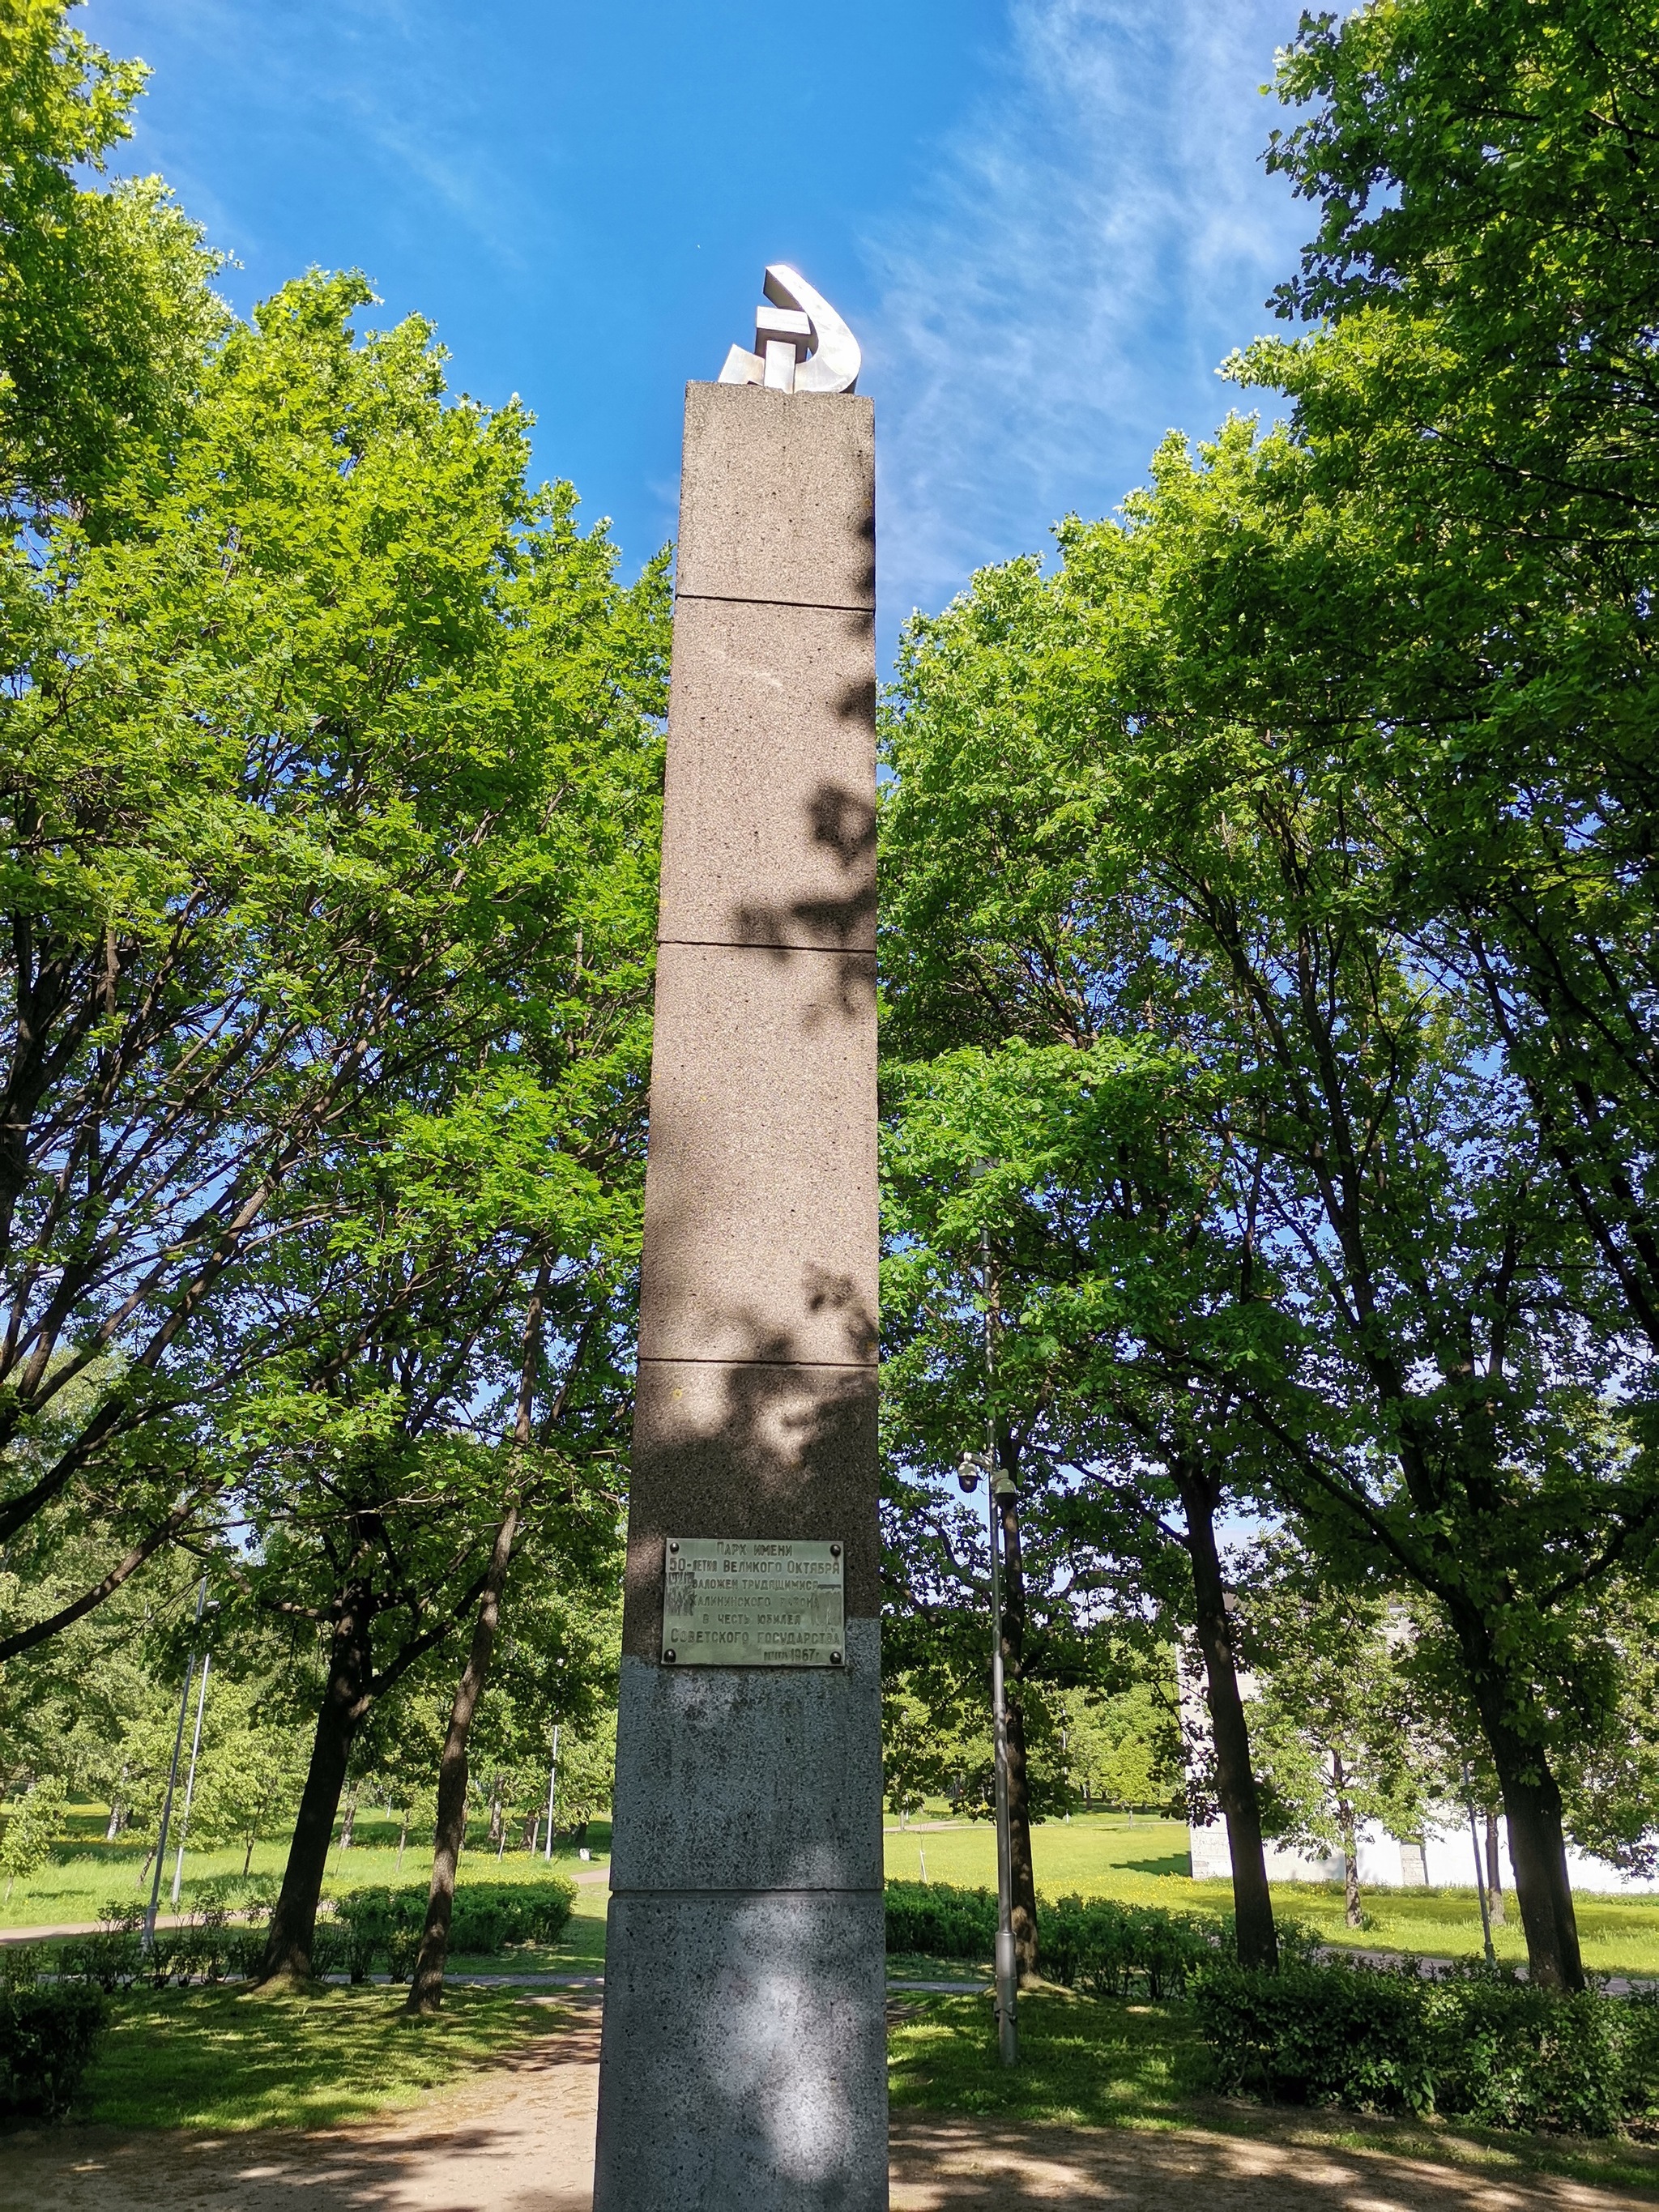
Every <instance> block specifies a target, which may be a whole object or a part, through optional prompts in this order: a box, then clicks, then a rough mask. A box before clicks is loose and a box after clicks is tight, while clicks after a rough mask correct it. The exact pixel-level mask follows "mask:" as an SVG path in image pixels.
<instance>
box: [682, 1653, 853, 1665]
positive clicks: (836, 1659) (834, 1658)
mask: <svg viewBox="0 0 1659 2212" xmlns="http://www.w3.org/2000/svg"><path fill="white" fill-rule="evenodd" d="M669 1656H670V1657H672V1656H673V1655H672V1653H670V1655H669ZM829 1664H830V1665H831V1666H832V1667H839V1666H840V1664H841V1654H840V1652H839V1651H832V1652H831V1653H830V1654H829Z"/></svg>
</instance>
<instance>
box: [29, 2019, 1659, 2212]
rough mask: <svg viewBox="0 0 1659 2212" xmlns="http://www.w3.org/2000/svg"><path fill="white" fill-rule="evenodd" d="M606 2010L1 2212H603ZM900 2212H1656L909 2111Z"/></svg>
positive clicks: (1609, 2195)
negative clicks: (446, 2086)
mask: <svg viewBox="0 0 1659 2212" xmlns="http://www.w3.org/2000/svg"><path fill="white" fill-rule="evenodd" d="M598 2061H599V2007H598V2005H597V2003H588V2004H581V2005H575V2006H572V2007H571V2008H570V2013H569V2015H568V2026H566V2027H563V2028H562V2031H561V2032H560V2033H557V2034H556V2035H555V2036H552V2037H550V2038H549V2039H547V2040H546V2041H545V2042H544V2043H542V2044H539V2045H537V2046H535V2047H534V2048H533V2049H532V2050H531V2051H527V2052H521V2053H520V2054H519V2055H518V2056H516V2057H513V2058H510V2059H508V2060H507V2061H505V2062H504V2063H501V2064H500V2065H499V2066H497V2067H496V2068H495V2069H492V2071H491V2072H490V2073H489V2074H488V2075H485V2076H483V2078H482V2079H479V2078H478V2077H476V2076H475V2077H474V2078H473V2079H472V2080H471V2081H469V2082H467V2083H466V2084H465V2086H464V2087H456V2088H455V2089H453V2090H451V2091H449V2092H447V2093H446V2094H445V2095H443V2096H441V2097H439V2098H435V2099H434V2100H433V2102H432V2103H431V2104H430V2105H429V2106H427V2107H426V2108H425V2109H424V2110H422V2111H421V2112H412V2113H405V2114H400V2115H399V2116H398V2118H396V2119H395V2120H392V2121H390V2122H385V2121H383V2122H379V2123H376V2124H371V2125H367V2126H362V2127H356V2128H342V2129H337V2130H331V2131H329V2132H327V2133H325V2134H316V2135H298V2134H295V2135H288V2134H282V2133H278V2132H276V2131H267V2132H261V2133H258V2134H249V2135H235V2136H213V2135H203V2134H190V2133H184V2132H170V2133H155V2134H148V2133H147V2134H131V2133H125V2134H124V2133H118V2132H117V2131H116V2130H112V2129H105V2128H91V2127H70V2128H65V2129H64V2130H61V2131H58V2132H53V2133H49V2132H46V2131H40V2132H39V2133H33V2134H27V2135H22V2136H12V2137H10V2138H9V2141H8V2142H7V2143H6V2145H5V2148H4V2155H3V2158H0V2208H3V2212H591V2208H592V2189H591V2182H590V2177H591V2174H592V2159H593V2113H594V2104H595V2096H596V2090H597V2081H598ZM892 2176H893V2212H991V2208H992V2207H996V2208H998V2212H1024V2208H1033V2212H1035V2209H1036V2208H1042V2212H1093V2208H1095V2207H1097V2206H1101V2205H1107V2206H1111V2207H1113V2208H1115V2212H1192V2207H1193V2205H1194V2203H1202V2204H1203V2205H1204V2208H1205V2212H1655V2208H1656V2206H1659V2193H1656V2194H1654V2195H1651V2196H1650V2195H1648V2194H1646V2193H1644V2194H1643V2195H1641V2196H1635V2195H1631V2194H1626V2193H1624V2192H1621V2191H1613V2190H1605V2189H1595V2188H1590V2187H1589V2186H1587V2185H1584V2184H1583V2183H1578V2182H1572V2181H1560V2180H1553V2179H1542V2178H1534V2179H1529V2180H1526V2181H1515V2180H1508V2179H1487V2178H1483V2177H1481V2176H1480V2175H1477V2174H1474V2173H1470V2172H1467V2171H1463V2170H1460V2169H1457V2168H1454V2167H1450V2166H1437V2165H1431V2164H1428V2163H1426V2162H1425V2161H1423V2160H1414V2159H1401V2158H1395V2157H1390V2156H1389V2155H1388V2154H1385V2153H1383V2152H1380V2151H1376V2152H1374V2151H1368V2150H1367V2151H1347V2150H1345V2151H1341V2152H1331V2151H1328V2150H1320V2149H1305V2148H1297V2147H1295V2146H1293V2145H1291V2144H1287V2143H1283V2142H1270V2141H1261V2140H1258V2139H1247V2138H1244V2137H1240V2136H1219V2135H1208V2134H1204V2133H1202V2132H1200V2131H1199V2130H1195V2129H1184V2130H1174V2131H1171V2132H1169V2133H1164V2134H1155V2135H1154V2134H1143V2133H1139V2132H1136V2131H1133V2130H1128V2129H1124V2130H1120V2131H1089V2132H1084V2131H1081V2130H1069V2129H1062V2128H1036V2127H1025V2126H1018V2125H1011V2124H1006V2123H1004V2122H999V2121H992V2120H973V2119H960V2118H944V2117H939V2116H933V2115H929V2114H927V2113H918V2112H900V2113H896V2114H895V2115H894V2122H893V2159H892Z"/></svg>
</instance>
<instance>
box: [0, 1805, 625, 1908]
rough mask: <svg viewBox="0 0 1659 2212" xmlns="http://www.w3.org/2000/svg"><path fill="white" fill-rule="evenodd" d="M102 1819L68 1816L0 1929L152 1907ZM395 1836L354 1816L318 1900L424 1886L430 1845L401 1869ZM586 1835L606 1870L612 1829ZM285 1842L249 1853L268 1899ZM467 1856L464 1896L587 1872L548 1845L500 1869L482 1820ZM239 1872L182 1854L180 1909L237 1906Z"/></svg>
mask: <svg viewBox="0 0 1659 2212" xmlns="http://www.w3.org/2000/svg"><path fill="white" fill-rule="evenodd" d="M105 1819H106V1815H105V1814H103V1813H102V1812H100V1811H95V1810H91V1809H85V1810H82V1809H77V1810H75V1811H72V1812H71V1813H70V1816H69V1820H68V1823H67V1827H68V1834H67V1835H66V1837H65V1839H64V1841H63V1842H62V1843H60V1844H58V1846H57V1848H56V1849H55V1850H54V1851H53V1853H52V1860H51V1862H50V1863H48V1864H47V1865H46V1866H44V1867H42V1868H41V1869H40V1872H39V1873H38V1874H34V1875H29V1876H28V1877H27V1879H26V1880H24V1881H19V1882H18V1883H17V1884H16V1886H15V1888H14V1889H13V1891H12V1893H11V1897H10V1899H9V1900H6V1901H0V1929H3V1928H30V1927H39V1926H41V1925H43V1924H46V1925H50V1924H55V1923H67V1922H76V1921H92V1920H96V1919H97V1917H98V1916H99V1913H100V1911H102V1909H103V1907H104V1906H105V1905H106V1904H110V1903H113V1902H119V1903H124V1904H137V1903H139V1902H145V1903H147V1902H148V1901H149V1883H150V1879H151V1876H150V1875H146V1874H145V1872H144V1860H145V1856H146V1854H147V1852H148V1850H149V1842H150V1838H148V1837H144V1836H130V1835H129V1836H122V1837H120V1838H118V1839H117V1840H116V1841H115V1842H114V1843H112V1844H106V1842H105V1841H104V1839H103V1835H104V1823H105ZM398 1826H399V1824H398V1822H397V1821H396V1820H386V1818H385V1817H384V1815H383V1814H381V1813H380V1812H379V1811H378V1810H374V1809H370V1808H363V1807H360V1808H358V1813H357V1821H356V1841H355V1842H354V1844H353V1845H352V1848H351V1849H350V1850H349V1851H342V1850H340V1849H339V1848H338V1846H336V1847H335V1849H334V1850H331V1852H330V1854H329V1861H328V1876H327V1879H326V1880H325V1882H324V1884H323V1890H324V1894H325V1896H326V1895H328V1894H330V1893H332V1892H336V1891H339V1890H343V1889H367V1888H369V1887H374V1886H378V1885H380V1884H382V1883H386V1884H392V1885H401V1884H409V1883H422V1884H424V1883H425V1882H426V1881H428V1880H429V1879H430V1877H431V1873H432V1844H431V1838H430V1837H429V1836H428V1838H427V1840H426V1843H425V1845H424V1847H422V1846H420V1845H417V1844H416V1842H415V1840H414V1839H413V1838H412V1837H411V1838H410V1842H409V1844H408V1846H407V1848H406V1849H405V1850H404V1855H403V1864H402V1868H401V1869H399V1866H398ZM591 1835H592V1843H591V1846H590V1848H591V1849H592V1862H591V1863H592V1864H596V1865H600V1866H603V1865H604V1864H605V1863H606V1862H607V1860H608V1858H609V1856H610V1849H611V1830H610V1826H609V1824H608V1823H605V1822H602V1821H598V1820H596V1821H594V1822H593V1823H592V1831H591ZM288 1840H289V1839H288V1838H287V1837H286V1836H285V1835H284V1836H279V1837H271V1838H265V1839H263V1840H262V1841H260V1842H258V1843H257V1844H255V1845H254V1847H253V1861H252V1868H251V1869H250V1871H251V1874H252V1877H253V1879H254V1881H256V1882H257V1883H258V1884H259V1885H260V1887H261V1888H262V1889H263V1892H264V1894H266V1895H267V1896H270V1897H274V1896H275V1895H276V1890H277V1887H278V1885H279V1884H280V1883H281V1881H282V1878H283V1867H284V1865H285V1864H286V1863H287V1860H288ZM588 1863H590V1862H588V1861H585V1860H580V1859H578V1857H577V1856H576V1848H575V1846H574V1845H570V1844H556V1845H555V1847H554V1851H553V1858H552V1863H551V1864H549V1863H548V1862H547V1861H546V1860H544V1858H543V1857H542V1855H541V1853H540V1852H539V1851H538V1852H537V1854H536V1856H535V1857H534V1858H533V1859H532V1857H531V1856H530V1854H529V1853H528V1852H527V1851H524V1850H508V1851H505V1852H503V1854H502V1856H501V1858H500V1859H497V1858H496V1857H495V1855H494V1853H493V1852H492V1851H491V1850H489V1845H488V1842H487V1839H486V1837H485V1833H484V1823H483V1821H482V1820H478V1821H475V1822H474V1823H473V1833H472V1836H471V1848H470V1849H469V1850H466V1851H465V1852H464V1853H463V1855H462V1858H461V1880H462V1881H464V1882H465V1883H466V1884H467V1885H468V1886H469V1887H477V1885H478V1884H480V1883H483V1882H489V1881H511V1882H522V1881H535V1880H536V1879H537V1878H538V1876H539V1875H544V1874H559V1875H572V1874H574V1873H575V1872H577V1871H578V1869H579V1868H583V1867H586V1865H587V1864H588ZM151 1871H152V1874H153V1871H154V1870H153V1869H152V1870H151ZM241 1872H242V1851H241V1849H240V1846H236V1847H233V1848H232V1849H230V1850H216V1851H205V1850H204V1851H197V1850H191V1849H189V1848H188V1846H186V1849H185V1878H184V1885H183V1889H182V1892H181V1894H180V1899H179V1903H180V1906H181V1908H182V1909H183V1910H185V1911H189V1909H190V1907H191V1905H192V1904H200V1903H201V1902H202V1901H203V1899H204V1897H205V1898H208V1899H212V1898H213V1897H215V1895H216V1894H220V1895H222V1891H223V1888H224V1887H225V1885H227V1884H229V1885H231V1886H232V1898H231V1901H233V1902H234V1900H235V1896H236V1895H237V1894H239V1893H240V1875H241ZM172 1885H173V1847H172V1845H169V1846H168V1850H167V1868H166V1870H165V1873H164V1875H163V1876H162V1881H161V1910H162V1911H163V1912H167V1911H170V1910H171V1909H172V1903H171V1901H172Z"/></svg>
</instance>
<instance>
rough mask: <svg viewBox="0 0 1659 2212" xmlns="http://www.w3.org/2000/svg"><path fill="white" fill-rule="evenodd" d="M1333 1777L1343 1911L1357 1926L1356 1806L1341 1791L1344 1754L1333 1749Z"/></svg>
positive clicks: (1350, 1922) (1343, 1781)
mask: <svg viewBox="0 0 1659 2212" xmlns="http://www.w3.org/2000/svg"><path fill="white" fill-rule="evenodd" d="M1331 1780H1332V1781H1333V1783H1334V1784H1335V1785H1336V1827H1337V1833H1338V1834H1339V1835H1340V1837H1341V1838H1342V1912H1343V1917H1344V1918H1345V1919H1346V1922H1347V1923H1348V1925H1349V1927H1350V1928H1358V1925H1359V1923H1360V1919H1361V1917H1362V1916H1361V1913H1360V1910H1359V1851H1358V1845H1357V1844H1356V1842H1355V1839H1354V1821H1353V1807H1352V1805H1351V1804H1350V1803H1349V1802H1348V1801H1347V1799H1346V1797H1345V1796H1343V1794H1342V1792H1343V1790H1344V1789H1345V1788H1346V1785H1347V1777H1346V1774H1345V1773H1344V1772H1343V1771H1342V1754H1341V1753H1340V1752H1338V1751H1334V1752H1333V1753H1331Z"/></svg>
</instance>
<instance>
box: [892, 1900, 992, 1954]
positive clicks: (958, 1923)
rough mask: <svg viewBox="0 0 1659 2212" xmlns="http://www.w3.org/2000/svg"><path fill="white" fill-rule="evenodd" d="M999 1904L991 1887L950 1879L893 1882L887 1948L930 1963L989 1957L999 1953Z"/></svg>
mask: <svg viewBox="0 0 1659 2212" xmlns="http://www.w3.org/2000/svg"><path fill="white" fill-rule="evenodd" d="M996 1942H997V1900H996V1893H995V1892H994V1890H989V1889H959V1888H957V1887H956V1885H955V1884H954V1883H952V1882H948V1881H890V1882H889V1883H888V1885H887V1948H888V1949H889V1950H890V1951H919V1952H921V1953H922V1954H924V1955H925V1956H926V1957H927V1958H930V1959H988V1958H989V1957H990V1956H991V1955H992V1954H993V1953H994V1950H995V1949H996Z"/></svg>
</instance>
